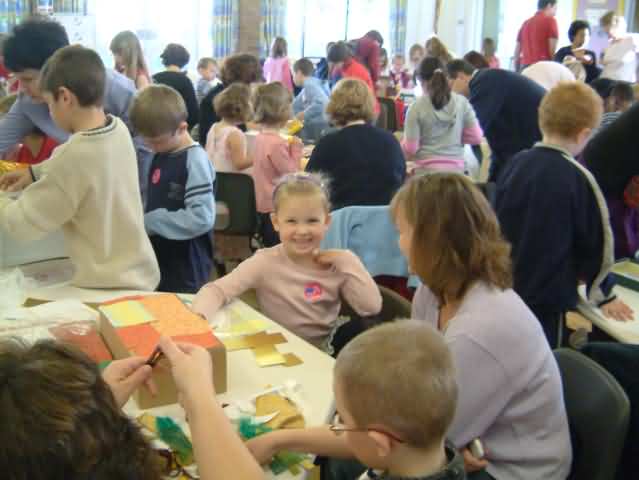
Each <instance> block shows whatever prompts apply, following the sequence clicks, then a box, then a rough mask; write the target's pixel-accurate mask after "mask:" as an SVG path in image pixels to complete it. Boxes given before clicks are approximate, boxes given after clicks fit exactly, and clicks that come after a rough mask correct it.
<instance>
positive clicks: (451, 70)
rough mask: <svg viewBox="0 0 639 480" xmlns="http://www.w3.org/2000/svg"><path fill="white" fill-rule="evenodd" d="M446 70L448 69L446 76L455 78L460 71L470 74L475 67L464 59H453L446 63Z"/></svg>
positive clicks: (473, 71)
mask: <svg viewBox="0 0 639 480" xmlns="http://www.w3.org/2000/svg"><path fill="white" fill-rule="evenodd" d="M446 70H448V76H449V77H450V78H452V79H453V80H455V79H456V78H457V75H459V74H460V73H464V74H466V75H472V74H473V73H475V70H476V68H475V67H474V66H473V65H471V64H470V63H468V62H467V61H466V60H453V61H452V62H448V65H446Z"/></svg>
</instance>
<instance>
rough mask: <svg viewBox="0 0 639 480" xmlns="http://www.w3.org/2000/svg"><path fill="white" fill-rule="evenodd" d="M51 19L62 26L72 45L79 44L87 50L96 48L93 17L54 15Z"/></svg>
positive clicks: (65, 14)
mask: <svg viewBox="0 0 639 480" xmlns="http://www.w3.org/2000/svg"><path fill="white" fill-rule="evenodd" d="M51 18H53V19H54V20H56V21H57V22H59V23H61V24H62V26H64V28H65V30H66V31H67V35H68V36H69V42H70V43H71V44H72V45H74V44H80V45H82V46H84V47H87V48H92V49H95V48H96V35H95V16H93V15H75V14H72V13H54V14H53V15H51Z"/></svg>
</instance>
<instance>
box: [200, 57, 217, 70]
mask: <svg viewBox="0 0 639 480" xmlns="http://www.w3.org/2000/svg"><path fill="white" fill-rule="evenodd" d="M209 65H215V66H216V67H217V62H216V61H215V59H214V58H211V57H204V58H200V61H199V62H197V69H198V70H204V69H206V68H209Z"/></svg>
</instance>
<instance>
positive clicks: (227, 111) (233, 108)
mask: <svg viewBox="0 0 639 480" xmlns="http://www.w3.org/2000/svg"><path fill="white" fill-rule="evenodd" d="M250 100H251V89H250V88H249V86H248V85H246V84H244V83H239V82H236V83H234V84H233V85H229V86H228V87H226V88H225V89H224V90H222V91H221V92H220V93H218V94H217V95H216V96H215V99H214V100H213V108H214V109H215V113H216V114H217V116H218V117H220V118H223V119H229V120H232V121H236V122H241V123H245V122H247V121H248V120H249V119H250V118H251V115H252V113H253V109H252V108H251V102H250Z"/></svg>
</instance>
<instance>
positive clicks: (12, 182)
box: [0, 168, 33, 192]
mask: <svg viewBox="0 0 639 480" xmlns="http://www.w3.org/2000/svg"><path fill="white" fill-rule="evenodd" d="M32 183H33V179H32V178H31V172H30V171H29V169H28V168H21V169H19V170H16V171H14V172H9V173H5V174H4V175H2V176H0V190H6V191H7V192H17V191H19V190H24V189H25V188H27V187H28V186H29V185H31V184H32Z"/></svg>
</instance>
